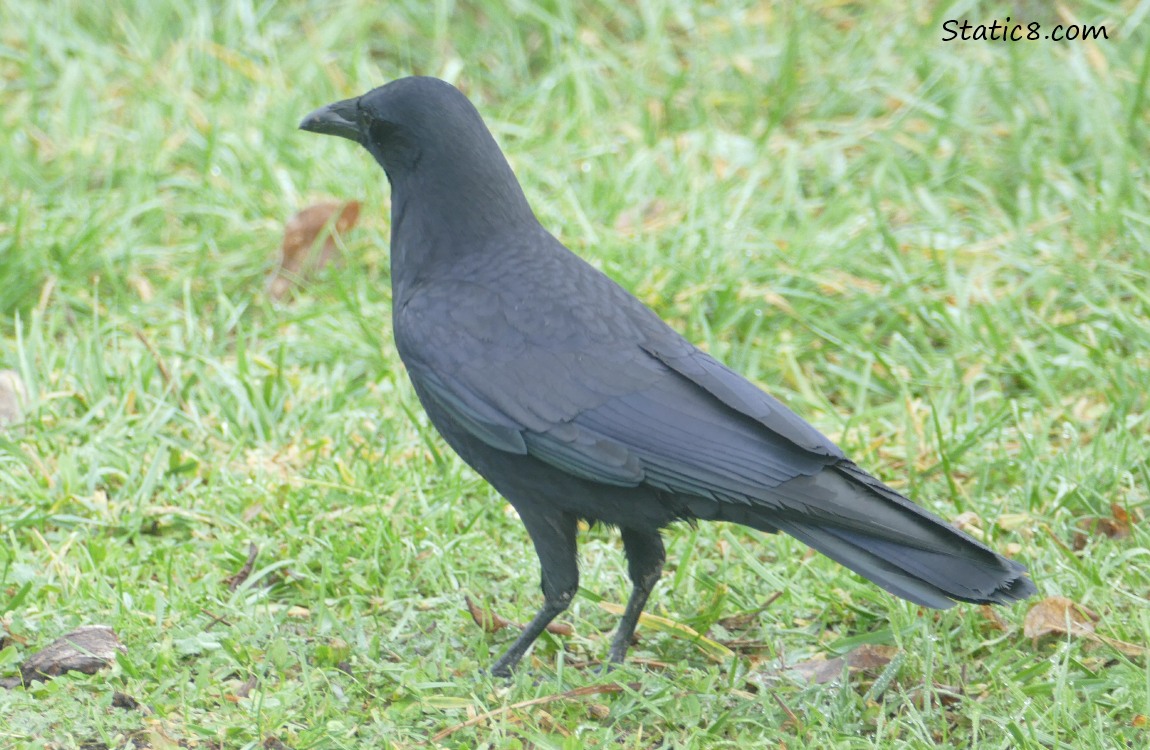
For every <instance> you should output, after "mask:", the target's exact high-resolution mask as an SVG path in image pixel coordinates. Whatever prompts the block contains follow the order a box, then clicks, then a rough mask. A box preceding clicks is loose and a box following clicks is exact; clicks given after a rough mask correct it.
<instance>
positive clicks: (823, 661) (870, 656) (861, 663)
mask: <svg viewBox="0 0 1150 750" xmlns="http://www.w3.org/2000/svg"><path fill="white" fill-rule="evenodd" d="M897 653H898V649H897V648H895V647H894V646H872V645H870V644H864V645H862V646H859V647H858V648H856V649H854V650H853V651H851V652H849V653H847V654H844V655H842V656H837V657H835V658H834V659H828V658H826V655H824V654H818V655H816V656H815V657H814V658H813V659H808V660H807V661H802V662H799V663H798V664H792V665H791V666H790V669H791V670H793V671H795V672H798V673H799V674H800V675H802V676H803V677H805V678H806V679H807V680H808V681H810V682H814V683H817V684H819V685H822V684H823V683H827V682H830V681H831V680H837V679H838V678H839V676H840V675H841V674H842V673H843V666H844V665H845V666H846V667H847V669H848V670H850V671H851V672H859V671H862V670H867V669H876V668H878V667H885V666H886V665H887V664H890V660H891V659H893V658H894V655H895V654H897Z"/></svg>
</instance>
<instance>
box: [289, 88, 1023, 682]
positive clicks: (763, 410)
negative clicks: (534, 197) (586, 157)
mask: <svg viewBox="0 0 1150 750" xmlns="http://www.w3.org/2000/svg"><path fill="white" fill-rule="evenodd" d="M300 128H302V129H303V130H309V131H311V132H314V133H324V134H327V135H338V136H341V137H343V138H347V139H349V140H352V141H355V142H356V143H358V144H360V145H361V146H363V147H364V148H366V149H367V150H368V151H369V152H370V153H371V155H372V156H374V157H375V160H376V161H377V162H379V164H380V166H382V167H383V169H384V171H385V172H386V173H387V178H388V181H389V182H390V183H391V283H392V305H393V307H392V324H393V326H394V332H395V342H396V345H397V347H398V349H399V355H400V357H401V358H402V359H403V362H404V364H405V365H406V367H407V371H408V374H409V375H410V377H411V382H412V385H414V387H415V392H416V394H417V395H418V396H419V400H420V402H421V403H422V404H423V408H424V409H425V410H426V411H427V415H428V417H430V419H431V423H432V424H434V425H435V427H436V429H438V430H439V433H440V434H441V435H442V436H443V438H444V439H445V440H446V441H447V443H448V444H449V445H450V446H451V447H452V448H453V449H454V450H455V452H456V453H458V454H459V455H460V456H461V457H462V458H463V460H464V461H466V462H467V463H468V464H470V465H471V466H472V467H473V468H474V469H475V470H476V471H477V472H479V474H481V475H482V476H483V477H484V478H485V479H487V481H489V482H490V483H491V484H492V485H493V486H494V487H495V488H496V489H497V490H498V491H499V492H500V494H502V495H503V496H504V497H505V498H507V500H508V501H509V502H510V503H511V504H512V505H513V506H514V507H515V509H516V511H518V513H519V517H520V518H521V519H522V520H523V524H524V526H526V527H527V532H528V533H529V534H530V535H531V540H532V541H533V542H534V544H535V551H536V553H537V554H538V555H539V563H540V567H541V568H542V583H543V599H544V603H543V607H542V608H541V609H540V610H539V612H538V614H536V615H535V617H534V618H533V619H532V620H531V622H530V623H529V624H528V625H527V627H526V628H525V629H524V630H523V632H522V633H521V634H520V636H519V637H518V638H517V639H516V641H515V642H514V643H513V644H512V645H511V648H510V649H508V651H507V653H505V654H504V655H503V656H502V657H501V658H500V659H499V660H498V661H497V662H495V664H494V666H493V667H492V670H491V671H492V672H493V673H494V674H497V675H507V674H509V673H510V672H511V670H512V669H513V668H514V667H515V665H516V664H517V663H518V662H519V660H520V658H521V657H522V656H523V654H524V653H525V652H526V651H527V649H528V647H530V645H531V644H532V643H533V642H534V641H535V639H536V638H537V637H538V636H539V634H540V633H541V632H543V630H544V628H545V627H546V626H547V624H548V623H549V622H551V620H552V619H554V618H555V616H556V615H558V614H559V613H560V612H562V611H563V610H565V609H566V608H567V606H568V605H569V604H570V603H571V599H572V597H573V596H574V595H575V592H576V590H577V589H578V586H579V566H578V562H577V559H576V552H575V536H576V529H577V525H578V522H579V520H580V519H585V520H587V521H589V522H596V521H597V522H601V523H606V524H611V525H614V526H617V527H619V529H620V531H621V532H622V537H623V546H624V549H625V551H626V555H627V563H628V569H629V574H630V578H631V581H632V583H633V584H634V588H633V590H632V593H631V597H630V599H629V600H628V602H627V607H626V609H625V611H624V613H623V617H622V620H621V622H620V624H619V629H618V631H617V632H616V634H615V637H614V640H613V641H612V643H611V651H610V660H611V661H612V662H621V661H622V660H623V658H624V656H625V655H626V653H627V647H628V645H629V644H630V642H631V637H632V635H633V634H634V631H635V625H636V623H637V622H638V620H639V614H640V613H641V612H642V611H643V607H644V606H645V605H646V603H647V597H648V596H649V595H650V593H651V589H652V588H653V587H654V586H655V583H656V582H657V581H658V580H659V576H660V573H661V571H662V568H663V562H664V551H663V541H662V538H661V536H660V530H661V529H662V528H663V527H665V526H667V525H668V524H670V523H672V522H674V521H679V520H686V521H694V520H696V519H702V520H708V521H733V522H735V523H741V524H744V525H746V526H750V527H752V528H755V529H759V530H761V531H767V532H778V531H782V532H785V533H787V534H790V535H791V536H793V537H795V538H796V539H799V540H800V541H802V542H803V543H805V544H808V545H810V546H811V547H814V548H815V549H816V550H818V551H819V552H822V553H823V554H825V555H827V556H828V557H830V558H832V559H834V560H837V561H838V562H840V563H842V564H843V565H845V566H847V567H848V568H850V569H851V570H854V571H855V572H856V573H859V574H860V575H862V576H864V577H866V578H868V579H870V580H871V581H874V582H875V583H877V584H878V585H879V586H882V587H883V588H884V589H886V590H887V591H889V592H891V593H892V594H895V595H896V596H900V597H902V598H904V599H907V600H909V601H912V602H915V603H916V604H920V605H923V606H926V607H933V608H936V609H945V608H947V607H951V606H953V605H954V602H955V601H963V602H974V603H977V604H987V603H991V604H1004V603H1007V602H1010V601H1013V600H1017V599H1022V598H1025V597H1027V596H1030V595H1031V594H1033V593H1034V592H1035V587H1034V584H1033V583H1032V582H1031V581H1030V579H1029V578H1027V577H1026V575H1025V573H1026V568H1025V567H1023V566H1022V565H1020V564H1018V563H1017V562H1013V561H1011V560H1008V559H1006V558H1005V557H1002V556H1000V555H998V554H996V553H995V552H994V551H993V550H991V549H990V548H988V547H987V546H985V545H983V544H981V543H980V542H978V541H976V540H974V539H972V538H971V537H969V536H967V535H966V534H964V533H962V532H961V531H958V530H957V529H955V528H954V527H952V526H950V525H949V524H947V523H946V522H945V521H943V520H942V519H941V518H939V517H937V516H935V515H934V514H932V513H929V512H927V511H926V510H924V509H922V508H920V507H919V506H917V505H915V504H914V503H912V502H911V501H909V500H908V499H906V498H905V497H903V496H902V495H900V494H899V493H898V492H896V491H894V490H892V489H891V488H889V487H887V486H886V485H884V484H883V483H882V482H880V481H879V480H878V479H875V478H874V477H872V476H871V475H869V474H867V473H866V472H865V471H863V470H862V469H860V468H859V467H858V466H856V465H855V464H854V463H853V462H852V461H851V460H850V459H848V458H846V457H845V456H844V455H843V452H842V450H841V449H839V448H838V446H836V445H835V444H834V443H832V442H831V441H830V440H829V439H828V438H826V437H825V436H823V435H822V434H821V433H820V432H819V431H818V430H816V429H815V428H814V427H812V426H811V425H809V424H808V423H807V422H805V421H803V419H802V418H800V417H799V416H798V415H796V414H795V413H794V412H792V411H791V410H790V409H788V408H787V407H786V406H784V405H783V404H782V403H781V402H779V401H777V400H776V399H774V398H773V397H771V396H770V395H768V394H767V393H765V392H763V391H762V390H760V389H759V388H758V387H756V386H754V385H753V384H751V383H750V382H749V381H747V380H746V379H744V378H743V377H742V376H740V375H739V374H738V373H736V372H734V371H733V370H731V369H729V368H727V367H726V366H724V365H723V364H722V363H721V362H719V361H717V360H716V359H714V358H713V357H711V356H709V355H708V354H706V353H705V352H702V351H700V350H699V349H697V348H696V347H695V346H694V345H692V344H691V343H690V342H688V341H687V340H686V339H684V338H683V337H682V336H680V335H679V334H678V333H676V332H675V331H674V330H672V329H671V328H670V327H669V326H668V325H667V324H666V323H664V322H663V321H662V320H661V319H660V318H659V316H658V315H656V314H655V313H654V312H653V311H651V310H650V309H649V308H647V307H646V306H645V305H643V303H641V302H640V301H639V300H638V299H636V298H635V297H633V296H632V295H631V294H629V293H628V292H627V291H626V290H625V289H623V288H622V287H621V286H619V285H618V284H616V283H615V282H614V281H612V280H611V279H610V278H608V277H607V276H606V275H604V274H603V273H601V272H599V271H598V270H596V269H595V268H593V267H592V266H591V265H589V264H588V263H586V262H584V261H583V260H582V259H580V258H579V257H578V256H576V255H575V254H574V253H572V252H571V251H570V250H568V249H567V248H566V247H564V246H563V245H562V244H561V243H560V242H559V241H558V240H557V239H555V237H553V236H552V235H551V234H550V233H549V232H548V231H547V230H546V229H544V228H543V227H542V226H541V225H540V224H539V222H538V220H536V218H535V214H534V213H533V212H532V211H531V207H530V206H529V205H528V203H527V199H526V197H524V195H523V190H522V189H521V188H520V186H519V182H518V181H517V180H516V179H515V175H514V174H513V173H512V171H511V167H510V166H509V165H508V164H507V160H506V159H505V158H504V156H503V153H502V152H501V151H500V149H499V146H498V145H497V144H496V142H495V139H494V138H493V137H492V135H491V133H490V131H489V130H488V129H487V126H486V125H484V123H483V120H482V118H481V117H480V115H479V112H478V111H477V110H476V109H475V107H474V106H473V105H472V104H471V102H469V101H468V100H467V98H466V97H465V96H464V95H463V94H462V93H460V92H459V91H458V90H457V89H456V88H455V87H453V86H451V85H450V84H448V83H445V82H443V81H440V80H438V79H435V78H423V77H412V78H403V79H400V80H397V81H393V82H392V83H389V84H387V85H385V86H381V87H380V88H377V89H374V90H373V91H370V92H368V93H366V94H364V95H363V96H360V97H356V98H354V99H347V100H345V101H340V102H336V103H334V104H329V105H328V106H326V107H322V108H320V109H318V110H316V111H315V112H312V113H311V114H309V115H308V116H307V117H305V118H304V119H303V121H302V122H301V123H300Z"/></svg>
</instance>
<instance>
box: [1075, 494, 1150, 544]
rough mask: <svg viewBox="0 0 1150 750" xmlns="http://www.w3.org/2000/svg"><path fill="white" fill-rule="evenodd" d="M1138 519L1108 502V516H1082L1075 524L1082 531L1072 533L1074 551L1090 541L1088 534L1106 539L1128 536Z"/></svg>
mask: <svg viewBox="0 0 1150 750" xmlns="http://www.w3.org/2000/svg"><path fill="white" fill-rule="evenodd" d="M1138 520H1140V519H1139V518H1138V517H1137V516H1136V515H1134V514H1131V513H1130V511H1128V510H1126V508H1124V507H1122V506H1121V505H1119V504H1118V503H1110V517H1109V518H1107V517H1105V516H1102V517H1098V518H1083V519H1081V520H1079V521H1078V523H1077V524H1076V525H1077V526H1078V528H1080V529H1082V531H1080V532H1077V533H1075V534H1074V542H1073V545H1074V551H1075V552H1080V551H1082V549H1083V548H1085V547H1086V545H1087V543H1088V542H1089V541H1090V539H1089V537H1090V536H1104V537H1106V538H1107V539H1125V538H1126V537H1128V536H1130V527H1131V526H1132V525H1133V524H1134V523H1135V522H1137V521H1138Z"/></svg>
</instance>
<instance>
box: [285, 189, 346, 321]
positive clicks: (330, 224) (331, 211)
mask: <svg viewBox="0 0 1150 750" xmlns="http://www.w3.org/2000/svg"><path fill="white" fill-rule="evenodd" d="M359 208H360V203H359V201H348V202H347V203H343V204H340V203H336V202H333V201H327V202H324V203H316V204H315V205H313V206H308V207H307V208H305V209H303V210H302V211H300V212H299V213H297V214H296V215H295V216H293V217H291V218H290V219H288V221H287V223H286V224H285V225H284V239H283V244H282V245H281V246H280V264H279V267H278V268H277V269H276V270H275V272H273V273H272V274H271V276H270V277H269V278H268V294H269V295H271V297H272V299H275V300H279V299H282V298H283V297H284V295H286V294H287V293H288V291H290V290H291V288H292V284H293V283H297V282H299V281H301V280H302V279H305V278H307V277H308V276H310V275H312V274H314V273H316V272H317V271H319V270H320V269H321V268H323V267H324V266H325V265H327V263H328V262H329V261H331V260H332V258H334V257H335V254H336V249H337V248H336V244H335V235H342V234H345V233H346V232H348V231H350V230H351V229H352V227H354V226H355V225H356V222H358V221H359ZM337 213H338V215H337ZM333 218H334V220H333ZM321 240H322V242H321Z"/></svg>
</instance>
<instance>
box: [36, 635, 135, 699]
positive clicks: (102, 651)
mask: <svg viewBox="0 0 1150 750" xmlns="http://www.w3.org/2000/svg"><path fill="white" fill-rule="evenodd" d="M127 651H128V649H127V648H125V647H124V644H122V643H120V639H119V638H117V637H116V633H115V631H113V630H112V629H111V628H110V627H108V626H107V625H84V626H82V627H79V628H76V629H75V630H73V631H71V632H70V633H67V634H66V635H62V636H60V637H59V638H57V639H56V640H54V641H52V642H51V643H50V644H48V646H47V647H46V648H44V649H42V650H40V651H37V652H36V653H34V654H32V655H31V656H29V657H28V658H27V659H25V660H24V663H23V664H21V665H20V677H21V679H22V680H23V682H24V684H28V683H30V682H34V681H37V680H39V681H44V682H46V681H48V680H50V679H52V678H53V677H59V676H60V675H62V674H64V673H66V672H83V673H84V674H96V672H98V671H100V670H101V669H103V668H104V667H107V666H108V665H110V664H111V663H112V662H113V661H114V660H115V659H116V654H117V653H127Z"/></svg>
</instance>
